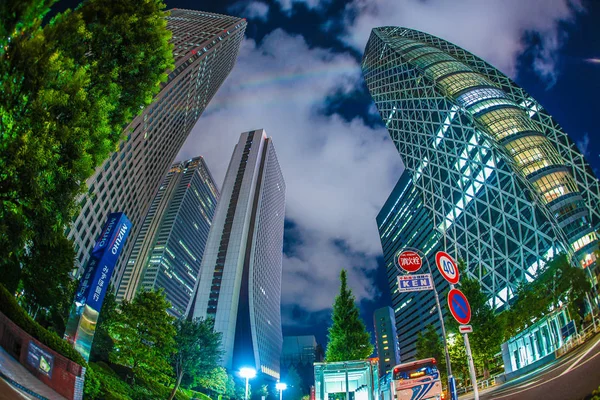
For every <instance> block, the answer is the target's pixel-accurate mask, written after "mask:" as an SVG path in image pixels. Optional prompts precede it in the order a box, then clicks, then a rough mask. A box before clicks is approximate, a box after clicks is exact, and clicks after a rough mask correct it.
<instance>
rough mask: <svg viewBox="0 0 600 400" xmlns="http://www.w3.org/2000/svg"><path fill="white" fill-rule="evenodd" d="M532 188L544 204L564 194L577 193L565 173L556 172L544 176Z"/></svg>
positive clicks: (572, 181)
mask: <svg viewBox="0 0 600 400" xmlns="http://www.w3.org/2000/svg"><path fill="white" fill-rule="evenodd" d="M533 186H534V187H535V188H536V190H537V192H538V193H540V194H541V195H542V198H543V199H544V201H545V202H546V203H550V202H551V201H553V200H555V199H557V198H559V197H561V196H564V195H565V194H568V193H576V192H577V191H578V189H577V184H576V183H575V181H574V180H573V177H571V175H570V174H569V173H568V172H566V171H557V172H553V173H551V174H548V175H545V176H543V177H541V178H539V179H538V180H536V181H535V182H533Z"/></svg>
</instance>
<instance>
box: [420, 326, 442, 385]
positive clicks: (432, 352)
mask: <svg viewBox="0 0 600 400" xmlns="http://www.w3.org/2000/svg"><path fill="white" fill-rule="evenodd" d="M416 350H417V354H416V357H417V359H423V358H430V357H433V358H435V360H436V362H437V363H438V369H439V371H440V374H441V375H442V376H443V377H445V376H446V375H447V373H446V371H447V370H446V355H445V354H444V345H443V343H442V339H441V337H440V335H439V334H438V332H437V330H436V329H435V326H434V325H433V324H430V325H427V327H426V328H425V331H421V332H419V333H418V334H417V343H416ZM445 380H446V379H443V381H445Z"/></svg>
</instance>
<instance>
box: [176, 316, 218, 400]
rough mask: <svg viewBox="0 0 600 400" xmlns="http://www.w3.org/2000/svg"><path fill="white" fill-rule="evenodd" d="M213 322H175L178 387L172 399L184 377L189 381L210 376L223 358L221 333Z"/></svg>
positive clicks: (179, 320)
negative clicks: (189, 379) (197, 377)
mask: <svg viewBox="0 0 600 400" xmlns="http://www.w3.org/2000/svg"><path fill="white" fill-rule="evenodd" d="M214 326H215V325H214V320H213V319H210V318H209V319H194V320H188V319H178V320H176V321H175V329H176V331H177V335H176V336H175V342H176V352H175V353H174V354H173V356H172V365H173V368H174V370H175V377H176V379H175V385H174V387H173V391H172V393H171V396H170V397H169V400H172V399H173V397H174V396H175V393H177V389H178V388H179V385H180V384H181V380H182V379H183V377H184V375H187V376H188V377H190V378H193V377H196V376H202V375H203V374H208V373H210V372H211V371H213V370H214V369H215V368H217V366H218V363H219V361H220V360H221V357H222V354H223V352H222V350H221V333H220V332H216V331H215V329H214Z"/></svg>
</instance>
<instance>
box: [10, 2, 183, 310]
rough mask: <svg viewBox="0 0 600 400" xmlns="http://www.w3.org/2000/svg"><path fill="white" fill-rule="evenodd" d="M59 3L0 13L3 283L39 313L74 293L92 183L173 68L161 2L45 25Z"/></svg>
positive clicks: (101, 8)
mask: <svg viewBox="0 0 600 400" xmlns="http://www.w3.org/2000/svg"><path fill="white" fill-rule="evenodd" d="M53 3H54V1H53V0H6V1H3V2H1V5H0V20H1V21H2V25H1V27H0V91H1V92H2V95H1V96H0V138H1V140H0V269H1V270H2V271H3V274H2V276H1V277H0V280H2V282H3V283H5V284H6V286H7V288H9V290H11V291H13V292H14V291H15V290H16V288H17V286H18V285H19V282H20V281H21V282H22V290H23V292H24V299H26V300H27V301H28V302H30V303H33V304H36V305H39V306H40V307H49V306H51V305H52V303H53V301H54V300H55V299H57V298H59V297H61V296H63V295H64V294H65V292H66V291H67V290H68V288H66V287H65V285H66V282H67V281H68V273H69V272H70V271H71V270H72V269H73V264H74V258H75V252H74V250H73V246H72V243H71V242H70V241H69V240H67V239H66V238H65V229H66V228H67V227H68V226H69V225H70V224H71V222H72V220H73V219H72V218H73V216H74V215H75V213H76V212H77V208H78V206H77V203H76V198H77V196H78V195H82V194H83V193H84V189H85V181H86V179H87V178H88V177H90V176H91V175H92V174H93V172H94V170H95V168H96V166H98V165H99V164H101V163H102V162H103V161H104V159H106V158H107V157H108V155H109V154H110V153H111V152H113V151H115V150H117V145H118V143H119V142H120V141H121V140H122V139H124V137H123V127H124V126H126V125H127V123H128V122H130V121H131V119H132V118H133V117H134V116H136V115H137V114H138V113H139V112H140V111H141V110H142V109H143V108H144V107H145V106H146V105H148V104H150V102H151V101H152V98H153V96H154V95H155V94H156V93H157V92H158V90H159V89H160V84H161V82H164V81H165V80H166V74H165V72H166V71H167V70H168V69H170V68H172V67H173V65H174V64H173V55H172V45H171V44H169V39H170V36H171V33H170V32H169V31H168V30H167V29H166V20H165V18H164V17H165V15H166V14H165V12H164V11H163V10H164V8H165V5H164V4H163V2H162V1H161V0H86V1H84V2H83V3H81V5H80V6H79V7H77V8H76V9H75V10H72V11H71V10H68V11H66V12H64V13H61V14H58V15H56V16H55V17H53V18H52V19H50V21H49V22H48V23H47V24H46V25H44V26H42V21H43V19H44V16H45V15H46V14H47V12H48V11H49V8H50V6H51V5H52V4H53ZM40 276H43V277H44V278H43V279H44V283H45V284H44V285H39V284H37V282H39V281H40Z"/></svg>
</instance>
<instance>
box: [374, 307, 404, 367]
mask: <svg viewBox="0 0 600 400" xmlns="http://www.w3.org/2000/svg"><path fill="white" fill-rule="evenodd" d="M373 325H374V327H375V345H376V346H377V356H378V357H379V376H380V377H382V376H384V375H385V374H387V373H388V372H390V371H391V370H392V369H393V368H394V367H395V366H396V365H398V364H400V351H399V349H398V334H397V332H396V318H395V316H394V310H393V309H392V308H391V307H382V308H378V309H377V310H375V312H374V313H373Z"/></svg>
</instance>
